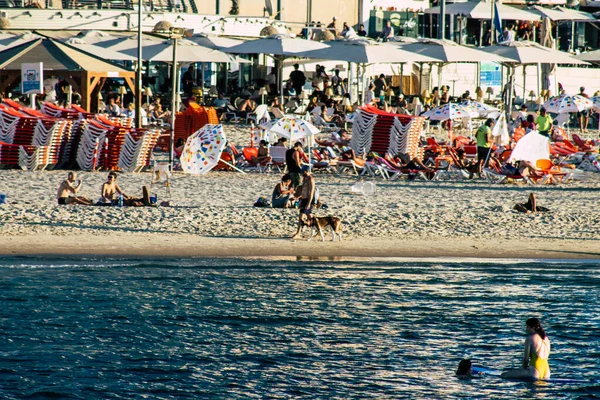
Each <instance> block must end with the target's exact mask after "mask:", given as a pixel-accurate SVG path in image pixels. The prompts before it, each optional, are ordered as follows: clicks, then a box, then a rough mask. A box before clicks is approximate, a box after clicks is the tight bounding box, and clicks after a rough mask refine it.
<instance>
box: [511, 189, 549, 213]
mask: <svg viewBox="0 0 600 400" xmlns="http://www.w3.org/2000/svg"><path fill="white" fill-rule="evenodd" d="M514 209H515V210H517V211H519V212H523V213H530V212H547V211H550V210H548V209H547V208H546V207H542V206H538V205H537V199H536V198H535V194H533V193H529V199H527V203H517V204H515V206H514Z"/></svg>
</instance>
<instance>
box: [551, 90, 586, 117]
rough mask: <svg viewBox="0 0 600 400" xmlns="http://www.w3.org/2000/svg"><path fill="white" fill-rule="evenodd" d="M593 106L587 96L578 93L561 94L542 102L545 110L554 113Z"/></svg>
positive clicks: (570, 111) (569, 111)
mask: <svg viewBox="0 0 600 400" xmlns="http://www.w3.org/2000/svg"><path fill="white" fill-rule="evenodd" d="M593 107H594V102H593V101H592V100H590V99H588V98H587V97H584V96H580V95H578V94H576V95H574V96H571V95H568V94H563V95H561V96H555V97H551V98H549V99H548V101H547V102H546V103H545V104H544V108H545V109H546V111H548V112H551V113H556V114H565V113H572V112H579V111H583V110H589V109H590V108H593Z"/></svg>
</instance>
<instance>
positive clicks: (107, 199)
mask: <svg viewBox="0 0 600 400" xmlns="http://www.w3.org/2000/svg"><path fill="white" fill-rule="evenodd" d="M142 191H143V196H142V198H139V199H136V198H133V197H131V196H127V195H126V194H125V193H123V190H121V187H120V186H119V185H118V184H117V174H116V173H114V172H110V173H109V174H108V177H107V178H106V182H104V183H103V184H102V197H101V198H100V203H101V204H110V205H113V206H114V205H118V204H119V203H118V197H117V194H120V195H121V196H123V205H124V206H131V207H144V206H150V205H151V204H150V192H148V188H147V187H146V186H143V187H142Z"/></svg>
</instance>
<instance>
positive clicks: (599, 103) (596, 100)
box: [590, 96, 600, 112]
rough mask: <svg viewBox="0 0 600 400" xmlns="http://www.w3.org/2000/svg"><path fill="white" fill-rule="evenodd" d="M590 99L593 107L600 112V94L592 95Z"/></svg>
mask: <svg viewBox="0 0 600 400" xmlns="http://www.w3.org/2000/svg"><path fill="white" fill-rule="evenodd" d="M590 101H591V102H592V104H593V105H592V109H593V110H594V111H596V112H600V96H594V97H590Z"/></svg>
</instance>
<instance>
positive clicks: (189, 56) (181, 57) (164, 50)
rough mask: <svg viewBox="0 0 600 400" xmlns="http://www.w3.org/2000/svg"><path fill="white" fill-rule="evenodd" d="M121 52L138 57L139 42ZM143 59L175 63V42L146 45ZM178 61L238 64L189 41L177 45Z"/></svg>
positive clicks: (228, 56)
mask: <svg viewBox="0 0 600 400" xmlns="http://www.w3.org/2000/svg"><path fill="white" fill-rule="evenodd" d="M119 52H121V53H123V54H126V55H129V56H134V57H135V56H137V52H138V48H137V41H136V43H135V46H134V47H132V48H129V49H121V50H119ZM142 58H143V59H144V60H147V61H166V62H169V61H173V42H172V41H171V40H165V41H162V42H158V43H156V42H155V43H150V44H144V46H143V48H142ZM177 61H179V62H217V63H219V62H225V63H228V62H236V58H235V57H233V56H230V55H229V54H225V53H223V52H222V51H219V50H214V49H209V48H207V47H203V46H200V45H197V44H196V43H194V42H192V41H189V40H180V41H179V42H178V43H177Z"/></svg>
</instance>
